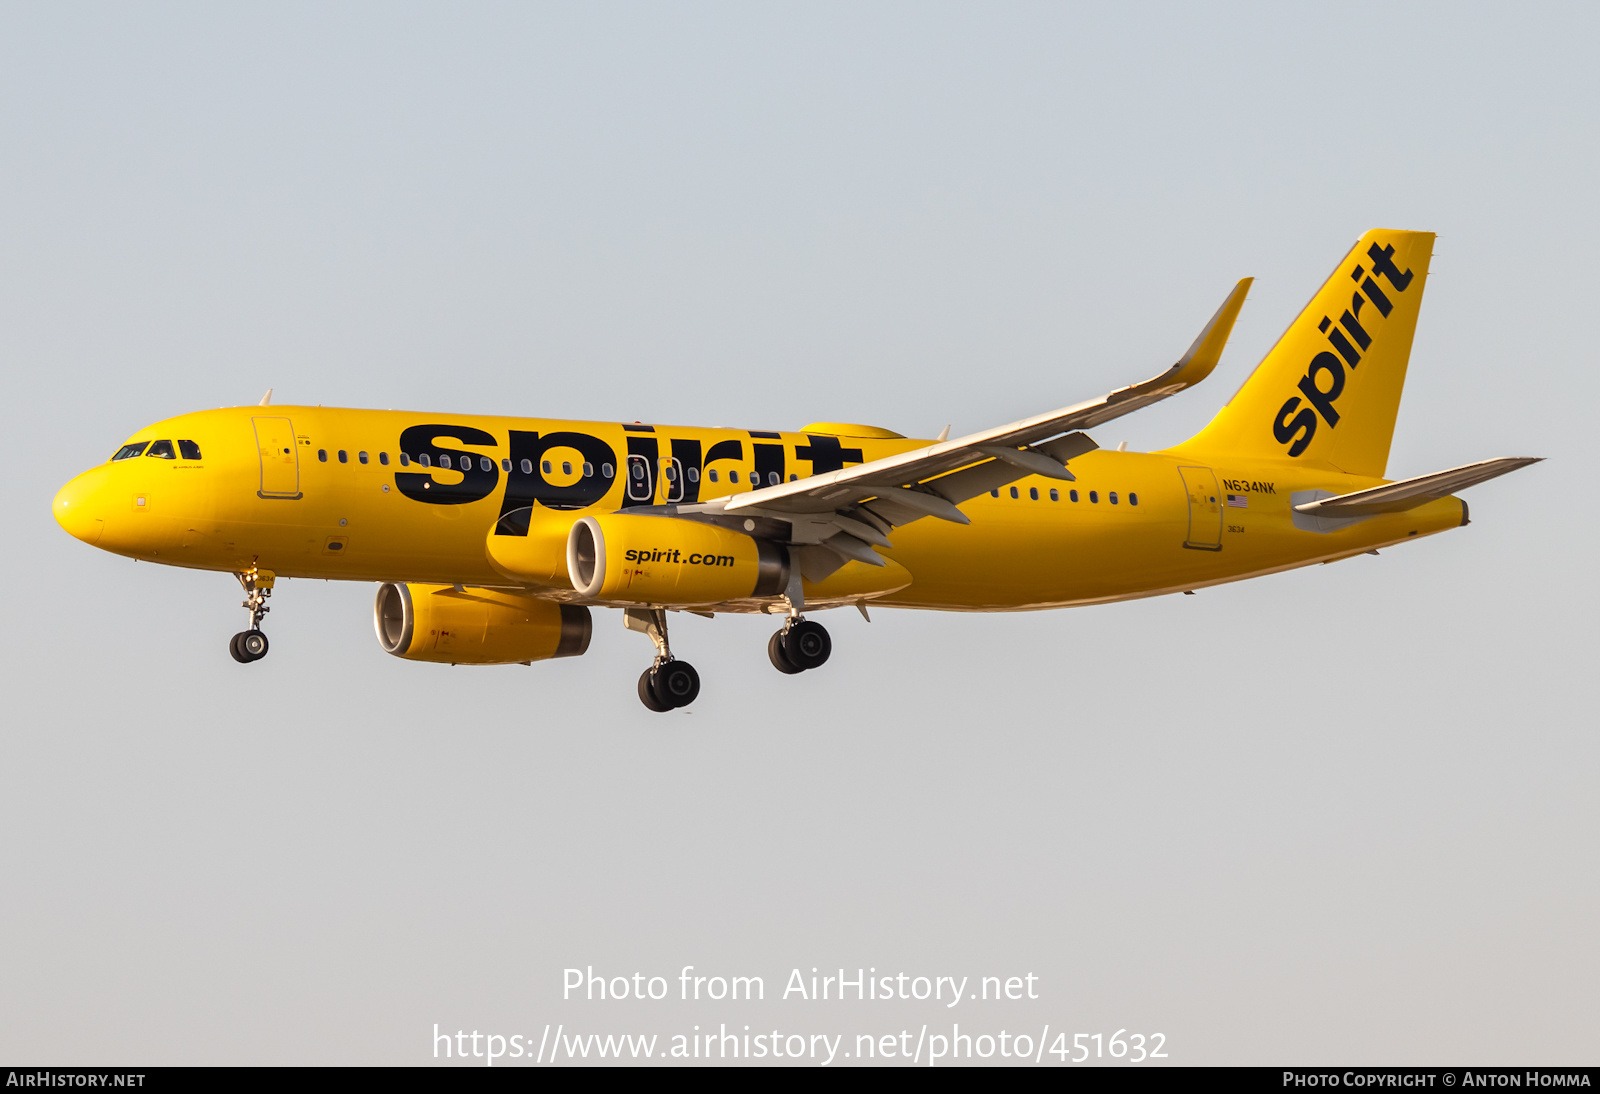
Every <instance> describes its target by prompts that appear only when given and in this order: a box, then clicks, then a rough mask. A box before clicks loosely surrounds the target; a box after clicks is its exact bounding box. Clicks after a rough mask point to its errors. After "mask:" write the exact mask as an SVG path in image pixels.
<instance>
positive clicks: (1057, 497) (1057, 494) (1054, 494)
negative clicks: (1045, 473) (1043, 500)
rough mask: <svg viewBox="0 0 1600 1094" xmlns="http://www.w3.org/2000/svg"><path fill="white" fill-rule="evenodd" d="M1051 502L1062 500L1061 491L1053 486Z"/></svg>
mask: <svg viewBox="0 0 1600 1094" xmlns="http://www.w3.org/2000/svg"><path fill="white" fill-rule="evenodd" d="M1050 500H1051V501H1060V500H1061V491H1059V490H1057V489H1056V488H1055V487H1053V486H1052V487H1051V488H1050Z"/></svg>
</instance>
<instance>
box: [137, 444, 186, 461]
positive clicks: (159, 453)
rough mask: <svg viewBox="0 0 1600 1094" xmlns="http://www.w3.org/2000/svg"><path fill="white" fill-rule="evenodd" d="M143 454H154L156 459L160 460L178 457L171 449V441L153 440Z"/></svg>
mask: <svg viewBox="0 0 1600 1094" xmlns="http://www.w3.org/2000/svg"><path fill="white" fill-rule="evenodd" d="M145 455H146V456H155V457H156V458H157V459H162V460H175V459H177V458H178V454H177V453H176V452H174V451H173V450H172V442H171V441H157V442H155V443H154V444H152V445H151V446H150V451H148V452H146V453H145Z"/></svg>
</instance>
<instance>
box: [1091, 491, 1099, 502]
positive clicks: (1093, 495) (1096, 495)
mask: <svg viewBox="0 0 1600 1094" xmlns="http://www.w3.org/2000/svg"><path fill="white" fill-rule="evenodd" d="M1089 504H1091V505H1099V504H1100V491H1098V490H1091V491H1089Z"/></svg>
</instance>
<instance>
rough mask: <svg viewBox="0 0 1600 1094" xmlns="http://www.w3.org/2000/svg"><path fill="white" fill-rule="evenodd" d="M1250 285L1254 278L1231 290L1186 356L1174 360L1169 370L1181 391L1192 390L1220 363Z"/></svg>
mask: <svg viewBox="0 0 1600 1094" xmlns="http://www.w3.org/2000/svg"><path fill="white" fill-rule="evenodd" d="M1254 281H1255V278H1253V277H1246V278H1244V279H1242V280H1241V281H1240V282H1239V283H1238V284H1237V285H1235V286H1234V287H1233V291H1232V292H1230V293H1229V294H1228V299H1226V300H1224V301H1223V302H1222V307H1220V308H1218V309H1217V314H1215V315H1213V316H1212V317H1211V322H1209V323H1207V324H1206V326H1205V329H1204V330H1202V331H1201V332H1200V336H1199V337H1198V338H1196V339H1195V340H1194V344H1193V345H1191V346H1190V347H1189V352H1187V353H1185V354H1184V355H1183V356H1182V357H1180V358H1178V363H1177V364H1175V365H1173V366H1172V369H1171V373H1170V377H1171V380H1172V381H1175V382H1177V383H1179V384H1182V385H1183V386H1184V387H1193V386H1194V385H1195V384H1198V383H1199V382H1200V381H1201V380H1204V379H1205V378H1206V377H1207V376H1210V375H1211V370H1212V369H1214V368H1216V367H1217V362H1218V361H1220V360H1222V349H1223V347H1224V346H1226V345H1227V344H1228V336H1229V335H1230V334H1232V333H1233V324H1234V320H1236V319H1238V318H1239V309H1241V308H1243V307H1244V298H1245V297H1246V296H1248V295H1249V294H1250V286H1251V284H1252V283H1254Z"/></svg>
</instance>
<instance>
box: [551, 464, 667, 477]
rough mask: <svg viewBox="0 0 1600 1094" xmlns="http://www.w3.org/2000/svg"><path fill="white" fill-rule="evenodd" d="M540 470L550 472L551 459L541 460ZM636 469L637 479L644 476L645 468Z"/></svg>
mask: <svg viewBox="0 0 1600 1094" xmlns="http://www.w3.org/2000/svg"><path fill="white" fill-rule="evenodd" d="M539 470H541V471H543V472H544V473H545V474H546V475H548V474H550V461H549V460H545V461H543V462H541V463H540V464H539ZM634 470H635V471H637V472H638V474H636V475H634V476H633V477H634V478H636V479H642V478H644V468H642V467H636V468H634Z"/></svg>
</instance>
